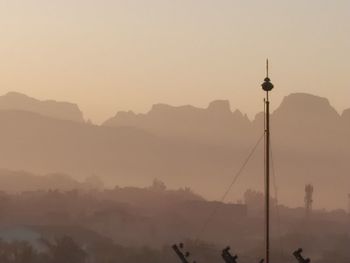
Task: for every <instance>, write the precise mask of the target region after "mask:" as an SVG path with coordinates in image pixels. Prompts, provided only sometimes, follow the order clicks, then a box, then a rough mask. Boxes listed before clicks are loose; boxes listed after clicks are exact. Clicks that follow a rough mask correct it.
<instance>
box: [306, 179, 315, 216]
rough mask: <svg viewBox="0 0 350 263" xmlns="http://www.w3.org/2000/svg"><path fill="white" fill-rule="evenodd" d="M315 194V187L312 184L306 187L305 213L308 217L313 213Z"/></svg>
mask: <svg viewBox="0 0 350 263" xmlns="http://www.w3.org/2000/svg"><path fill="white" fill-rule="evenodd" d="M313 192H314V187H313V186H312V185H311V184H308V185H306V186H305V200H304V201H305V212H306V217H309V216H310V214H311V211H312V202H313V200H312V194H313Z"/></svg>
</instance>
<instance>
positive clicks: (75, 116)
mask: <svg viewBox="0 0 350 263" xmlns="http://www.w3.org/2000/svg"><path fill="white" fill-rule="evenodd" d="M0 110H21V111H28V112H33V113H37V114H41V115H43V116H47V117H52V118H56V119H61V120H69V121H75V122H84V118H83V114H82V112H81V111H80V109H79V107H78V106H77V105H76V104H73V103H68V102H58V101H54V100H46V101H41V100H37V99H34V98H32V97H29V96H27V95H25V94H23V93H19V92H14V91H12V92H8V93H7V94H5V95H3V96H0Z"/></svg>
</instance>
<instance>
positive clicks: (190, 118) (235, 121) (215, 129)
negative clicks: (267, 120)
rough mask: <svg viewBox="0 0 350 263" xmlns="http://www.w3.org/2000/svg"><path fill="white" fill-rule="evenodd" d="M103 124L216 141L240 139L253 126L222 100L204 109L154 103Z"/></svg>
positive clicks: (117, 116) (203, 140) (189, 138)
mask: <svg viewBox="0 0 350 263" xmlns="http://www.w3.org/2000/svg"><path fill="white" fill-rule="evenodd" d="M103 125H104V126H110V127H123V126H124V127H125V126H129V127H136V128H139V129H143V130H146V131H148V132H151V133H154V134H156V135H159V136H165V137H172V138H181V139H185V140H189V141H194V142H200V143H205V144H208V143H209V144H219V145H222V144H227V143H230V144H233V143H235V144H237V143H241V142H242V139H243V137H245V136H246V135H247V133H250V131H251V126H252V125H251V123H250V121H249V119H248V117H247V116H246V115H243V114H242V113H241V112H240V111H239V110H236V111H234V112H232V111H231V108H230V103H229V102H228V101H225V100H217V101H213V102H212V103H210V104H209V106H208V108H206V109H200V108H195V107H193V106H189V105H188V106H180V107H172V106H169V105H165V104H156V105H154V106H153V107H152V109H151V110H150V111H149V112H148V113H147V114H135V113H133V112H132V111H129V112H118V113H117V114H116V116H115V117H113V118H111V119H109V120H107V121H106V122H104V123H103Z"/></svg>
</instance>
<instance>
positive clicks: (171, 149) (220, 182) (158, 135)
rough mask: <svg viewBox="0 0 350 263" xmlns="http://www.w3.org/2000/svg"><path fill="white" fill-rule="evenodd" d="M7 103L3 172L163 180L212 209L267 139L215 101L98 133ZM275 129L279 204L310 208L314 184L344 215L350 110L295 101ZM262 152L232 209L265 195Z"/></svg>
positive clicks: (127, 120) (318, 198) (304, 97)
mask: <svg viewBox="0 0 350 263" xmlns="http://www.w3.org/2000/svg"><path fill="white" fill-rule="evenodd" d="M6 97H7V96H3V97H2V98H1V99H0V109H3V110H0V125H1V127H2V129H1V132H0V144H1V146H2V147H1V149H0V167H2V168H6V169H15V170H18V169H20V170H25V171H31V172H34V173H52V172H62V173H68V174H71V175H73V176H75V177H76V178H83V177H84V178H85V177H87V176H90V175H91V174H96V175H98V176H101V177H103V178H104V180H105V181H106V182H107V183H109V184H118V185H138V186H144V185H148V184H149V182H150V181H152V180H153V179H154V178H160V179H161V180H163V181H165V182H166V184H167V185H169V186H171V187H182V186H189V187H191V188H192V189H194V191H196V192H198V193H199V194H201V195H203V196H204V197H207V198H209V199H217V198H219V197H220V196H221V194H222V192H223V191H224V190H225V189H226V187H227V186H228V184H229V183H230V182H231V180H232V177H233V175H234V173H235V172H236V171H237V170H238V169H239V167H240V166H241V164H242V162H243V160H244V159H245V158H246V156H247V155H248V153H249V151H250V149H251V148H252V147H253V146H254V144H255V143H256V141H257V140H258V138H259V137H260V136H261V135H262V134H263V115H262V114H261V113H260V114H257V116H256V118H255V119H254V120H253V121H250V120H249V119H248V118H247V117H246V116H245V115H244V114H242V113H241V112H240V111H238V110H236V111H233V112H232V111H231V109H230V105H229V103H228V102H227V101H214V102H212V103H211V104H210V105H209V106H208V108H207V109H199V108H195V107H193V106H182V107H172V106H169V105H165V104H157V105H154V106H153V107H152V109H151V110H150V112H149V113H147V114H134V113H133V112H119V113H117V115H116V116H115V117H113V118H111V119H109V120H107V121H106V122H105V123H104V124H103V125H101V126H96V125H90V124H87V123H85V122H83V121H82V119H80V121H79V118H76V117H74V118H73V117H71V116H68V117H67V118H64V117H65V116H66V113H67V110H66V109H65V110H62V113H61V114H57V115H53V114H45V110H43V112H41V111H40V112H39V111H38V110H37V111H35V110H31V109H32V108H26V107H24V106H22V105H19V106H18V107H17V106H16V105H17V104H16V103H14V104H11V102H10V101H11V100H7V101H6ZM3 101H6V102H3ZM39 104H40V103H39ZM1 105H7V106H6V107H4V106H1ZM68 108H69V107H68ZM35 109H37V108H35ZM48 112H50V111H48ZM75 112H76V111H75ZM68 115H69V114H68ZM73 116H74V114H73ZM72 120H75V121H72ZM271 126H272V142H271V143H272V149H273V163H274V168H275V172H276V177H277V186H278V194H279V200H280V201H281V202H283V203H286V204H289V205H302V204H303V195H304V185H305V184H306V183H313V184H314V186H315V206H316V207H342V208H345V206H346V205H347V193H348V192H350V187H349V185H350V178H349V171H350V169H349V168H350V164H349V162H348V160H349V159H350V142H349V139H348V134H349V131H350V109H348V110H345V111H344V112H343V113H342V114H341V115H339V114H338V113H337V112H336V111H335V110H334V108H333V107H332V106H331V105H330V104H329V102H328V100H327V99H325V98H320V97H317V96H313V95H310V94H301V93H300V94H291V95H289V96H287V97H286V98H285V99H284V100H283V102H282V103H281V105H280V106H279V107H278V108H277V109H276V111H275V112H273V114H272V120H271ZM262 147H263V146H262V144H261V145H260V146H259V148H258V149H257V150H258V151H257V153H256V154H255V155H254V156H253V158H252V160H251V162H250V163H249V165H248V166H247V168H246V170H245V172H244V173H243V174H242V178H240V180H239V181H238V184H237V185H235V187H234V189H233V190H232V194H230V196H229V200H228V201H233V200H236V199H239V198H240V197H241V196H242V193H243V192H245V190H246V189H247V188H255V189H258V190H260V189H262V188H263V151H262Z"/></svg>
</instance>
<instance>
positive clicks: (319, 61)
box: [0, 0, 350, 122]
mask: <svg viewBox="0 0 350 263" xmlns="http://www.w3.org/2000/svg"><path fill="white" fill-rule="evenodd" d="M0 23H1V26H0V35H1V39H0V93H6V92H8V91H19V92H23V93H26V94H28V95H30V96H33V97H36V98H39V99H56V100H65V101H71V102H76V103H78V104H79V105H80V107H81V109H82V110H83V111H84V113H85V117H87V118H92V119H93V120H94V121H96V122H101V121H102V120H105V119H106V118H108V117H111V116H112V115H114V114H115V113H116V111H118V110H129V109H132V110H134V111H136V112H146V111H148V110H149V108H150V107H151V105H152V104H154V103H158V102H163V103H169V104H172V105H182V104H193V105H195V106H199V107H206V106H207V104H208V103H209V102H210V101H212V100H214V99H229V100H230V101H231V106H232V109H236V108H239V109H241V110H242V111H243V112H246V113H248V114H249V116H250V117H252V116H253V115H254V114H255V113H257V112H258V111H260V109H261V108H262V97H263V93H262V91H261V90H260V83H261V82H262V80H263V78H264V74H265V72H264V71H265V69H264V63H265V62H264V60H265V58H266V57H269V58H270V61H271V78H272V80H273V83H274V84H275V90H274V91H273V95H272V98H273V102H272V103H273V105H278V104H279V103H280V101H281V98H282V97H283V96H285V95H288V94H289V93H291V92H309V93H313V94H317V95H321V96H325V97H328V98H329V99H330V101H331V103H332V104H333V105H334V106H335V107H336V109H337V110H338V111H340V112H341V111H342V110H343V109H344V108H349V107H350V100H349V98H350V1H348V0H344V1H341V0H327V1H326V0H307V1H305V0H293V1H291V0H276V1H268V0H265V1H261V0H254V1H253V0H252V1H249V0H241V1H235V0H138V1H136V0H135V1H134V0H124V1H122V0H0Z"/></svg>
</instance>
